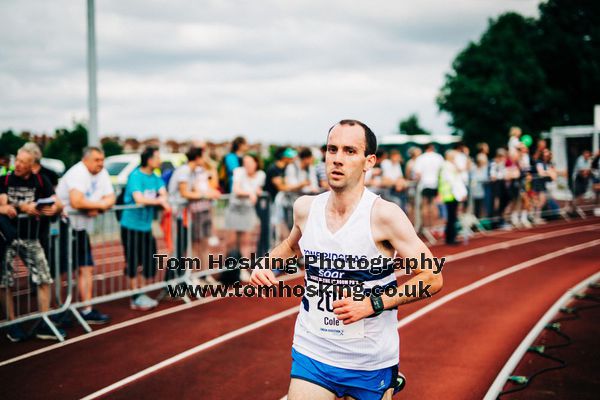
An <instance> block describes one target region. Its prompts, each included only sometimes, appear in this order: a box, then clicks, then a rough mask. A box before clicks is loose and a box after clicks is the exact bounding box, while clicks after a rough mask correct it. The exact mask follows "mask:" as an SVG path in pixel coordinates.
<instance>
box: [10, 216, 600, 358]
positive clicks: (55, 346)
mask: <svg viewBox="0 0 600 400" xmlns="http://www.w3.org/2000/svg"><path fill="white" fill-rule="evenodd" d="M599 228H600V224H593V225H592V224H590V225H585V226H582V227H570V228H565V229H560V230H557V231H554V232H547V233H540V234H535V235H531V236H526V237H523V238H518V239H512V240H508V241H506V242H501V243H495V244H491V245H486V246H483V247H481V248H476V249H471V250H465V251H462V252H459V253H456V254H452V255H449V256H447V257H446V258H447V261H456V260H461V259H464V258H467V257H473V256H476V255H479V254H483V253H486V252H489V251H495V250H503V249H507V248H510V247H513V246H519V245H521V244H526V243H529V242H533V241H537V240H541V239H550V238H554V237H557V236H563V235H570V234H572V233H578V232H582V231H592V230H597V229H599ZM463 254H464V255H463ZM303 275H304V274H303V273H301V272H299V273H297V274H291V275H286V276H284V277H283V278H282V279H281V280H283V281H287V280H291V279H295V278H298V277H301V276H303ZM221 299H222V298H221V297H210V298H204V299H200V300H197V301H193V302H191V303H188V304H181V305H179V306H175V307H171V308H168V309H166V310H161V311H157V312H154V313H152V314H148V315H144V316H141V317H138V318H134V319H131V320H128V321H123V322H120V323H118V324H115V325H112V326H109V327H106V328H102V329H99V330H97V331H93V332H90V333H88V334H84V335H81V336H77V337H75V338H72V339H67V340H65V341H64V342H62V343H55V344H52V345H50V346H46V347H42V348H40V349H37V350H34V351H31V352H29V353H25V354H22V355H20V356H16V357H13V358H10V359H8V360H5V361H2V362H0V367H3V366H5V365H8V364H12V363H15V362H18V361H21V360H25V359H27V358H30V357H34V356H37V355H39V354H43V353H46V352H49V351H52V350H55V349H59V348H62V347H65V346H68V345H70V344H73V343H78V342H81V341H83V340H87V339H91V338H94V337H97V336H100V335H103V334H105V333H110V332H114V331H116V330H118V329H122V328H127V327H129V326H132V325H136V324H139V323H143V322H146V321H150V320H153V319H155V318H160V317H163V316H165V315H170V314H174V313H176V312H179V311H184V310H187V309H189V308H193V307H196V306H200V305H203V304H207V303H211V302H213V301H216V300H221Z"/></svg>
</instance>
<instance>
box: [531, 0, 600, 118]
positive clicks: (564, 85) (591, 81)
mask: <svg viewBox="0 0 600 400" xmlns="http://www.w3.org/2000/svg"><path fill="white" fill-rule="evenodd" d="M539 8H540V18H539V21H538V22H537V35H536V42H535V51H536V54H537V57H538V60H539V62H540V65H542V67H543V69H544V72H545V74H546V82H547V85H548V86H549V87H550V88H551V90H552V96H551V97H550V98H549V104H548V108H549V118H548V119H549V120H548V122H549V123H550V124H549V125H548V126H547V127H546V128H549V127H550V126H552V125H583V124H588V125H591V124H592V123H593V114H592V107H593V106H594V105H595V104H600V2H598V1H591V0H550V1H547V2H543V3H541V4H540V7H539Z"/></svg>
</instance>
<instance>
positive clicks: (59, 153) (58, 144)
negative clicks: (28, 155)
mask: <svg viewBox="0 0 600 400" xmlns="http://www.w3.org/2000/svg"><path fill="white" fill-rule="evenodd" d="M85 146H87V128H86V127H85V126H84V125H83V124H81V123H75V126H74V127H73V129H72V130H68V129H57V130H56V131H55V134H54V139H53V140H51V141H50V142H49V143H48V145H46V148H45V149H44V155H45V156H46V157H50V158H58V159H59V160H61V161H62V162H64V163H65V166H66V167H67V168H70V167H71V166H73V165H74V164H75V163H77V162H78V161H79V160H80V159H81V156H82V154H83V148H84V147H85Z"/></svg>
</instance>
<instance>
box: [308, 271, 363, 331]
mask: <svg viewBox="0 0 600 400" xmlns="http://www.w3.org/2000/svg"><path fill="white" fill-rule="evenodd" d="M306 285H307V292H308V287H309V286H311V287H312V288H313V290H312V292H313V293H318V294H319V295H318V296H307V297H308V302H309V308H308V320H309V330H310V331H311V332H312V333H314V334H315V335H317V336H320V337H325V338H328V339H339V340H341V339H358V338H363V337H365V324H364V320H360V321H357V322H354V323H352V324H349V325H344V323H343V322H342V321H340V320H339V319H338V318H337V316H336V314H334V313H333V302H334V301H336V300H338V298H339V294H338V293H337V290H335V287H334V286H330V287H329V288H326V287H325V285H321V286H319V283H318V282H313V281H311V280H307V283H306ZM309 293H310V292H309Z"/></svg>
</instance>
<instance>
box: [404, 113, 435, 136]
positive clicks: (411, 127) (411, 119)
mask: <svg viewBox="0 0 600 400" xmlns="http://www.w3.org/2000/svg"><path fill="white" fill-rule="evenodd" d="M398 130H399V131H400V133H401V134H404V135H431V132H428V131H426V130H425V129H423V128H422V127H421V126H420V125H419V117H418V116H417V114H410V115H409V116H408V117H407V118H406V119H404V120H402V121H400V123H399V124H398Z"/></svg>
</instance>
